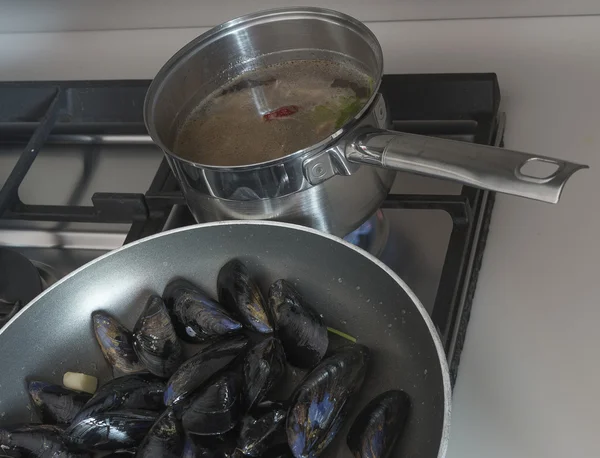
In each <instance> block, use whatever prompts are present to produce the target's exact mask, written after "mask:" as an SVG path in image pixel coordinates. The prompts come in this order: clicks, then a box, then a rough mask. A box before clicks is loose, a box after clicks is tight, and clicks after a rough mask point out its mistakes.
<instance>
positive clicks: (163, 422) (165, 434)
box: [136, 409, 184, 458]
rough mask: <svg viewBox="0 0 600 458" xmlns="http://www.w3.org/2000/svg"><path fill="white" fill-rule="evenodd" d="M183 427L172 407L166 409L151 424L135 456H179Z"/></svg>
mask: <svg viewBox="0 0 600 458" xmlns="http://www.w3.org/2000/svg"><path fill="white" fill-rule="evenodd" d="M183 440H184V437H183V428H182V427H181V423H180V422H179V420H177V419H176V418H175V414H174V413H173V410H172V409H167V410H165V411H164V413H163V414H162V415H161V416H160V417H159V418H158V420H156V423H154V425H152V428H150V431H149V432H148V434H147V435H146V437H145V438H144V440H143V441H142V443H141V444H140V446H139V447H138V450H137V454H136V456H138V457H143V458H161V457H165V458H179V457H180V456H181V454H182V452H183Z"/></svg>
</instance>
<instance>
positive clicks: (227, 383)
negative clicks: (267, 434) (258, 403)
mask: <svg viewBox="0 0 600 458" xmlns="http://www.w3.org/2000/svg"><path fill="white" fill-rule="evenodd" d="M241 404H242V377H241V375H240V374H239V373H238V372H235V371H225V372H222V373H220V374H217V375H215V377H213V379H211V380H210V381H209V382H208V383H207V384H206V385H205V386H204V387H203V388H201V389H200V390H199V391H198V393H197V395H196V396H195V397H194V398H193V399H192V400H191V402H190V404H189V405H188V406H187V407H186V409H185V411H184V412H183V416H182V418H181V420H182V423H183V427H184V429H185V430H186V432H187V433H188V434H199V435H217V434H223V433H226V432H227V431H230V430H231V429H233V428H234V427H235V425H236V424H237V422H238V420H239V419H240V415H241V414H242V409H243V408H242V405H241Z"/></svg>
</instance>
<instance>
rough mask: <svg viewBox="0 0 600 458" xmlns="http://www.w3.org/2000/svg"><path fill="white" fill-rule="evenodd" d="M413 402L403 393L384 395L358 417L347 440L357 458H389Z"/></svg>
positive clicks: (392, 391)
mask: <svg viewBox="0 0 600 458" xmlns="http://www.w3.org/2000/svg"><path fill="white" fill-rule="evenodd" d="M409 411H410V398H409V396H408V395H407V394H406V393H405V392H404V391H400V390H390V391H386V392H385V393H381V394H380V395H379V396H377V397H375V398H374V399H373V400H371V401H370V402H369V403H368V404H367V405H366V406H365V407H364V408H363V409H362V410H361V411H360V413H359V414H358V416H357V417H356V419H355V420H354V422H353V423H352V426H351V427H350V430H349V431H348V436H347V438H346V443H347V444H348V447H349V448H350V451H351V452H352V454H353V455H354V456H355V457H356V458H387V457H388V456H389V455H390V453H391V452H392V450H393V448H394V445H395V443H396V441H397V440H398V438H399V437H400V435H401V434H402V430H403V429H404V425H405V424H406V420H407V418H408V414H409Z"/></svg>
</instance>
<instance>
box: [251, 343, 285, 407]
mask: <svg viewBox="0 0 600 458" xmlns="http://www.w3.org/2000/svg"><path fill="white" fill-rule="evenodd" d="M284 374H285V353H284V351H283V347H282V346H281V342H280V341H279V339H277V338H275V337H267V338H266V339H264V340H263V341H262V342H259V343H258V344H256V345H255V346H254V347H252V348H251V349H250V350H248V352H247V353H246V357H245V359H244V382H245V402H246V409H247V410H248V409H250V408H252V406H253V405H254V404H255V403H257V402H260V401H261V400H262V399H263V398H264V397H265V395H266V394H267V393H268V392H269V391H270V390H271V389H272V388H273V387H274V386H275V384H277V382H279V381H280V380H281V378H282V377H283V375H284Z"/></svg>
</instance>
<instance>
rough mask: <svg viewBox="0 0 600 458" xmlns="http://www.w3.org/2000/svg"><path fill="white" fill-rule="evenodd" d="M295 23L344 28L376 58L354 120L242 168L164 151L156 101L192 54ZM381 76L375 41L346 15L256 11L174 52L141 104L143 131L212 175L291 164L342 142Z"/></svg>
mask: <svg viewBox="0 0 600 458" xmlns="http://www.w3.org/2000/svg"><path fill="white" fill-rule="evenodd" d="M294 19H313V20H321V21H324V22H330V23H332V24H336V25H339V26H343V27H346V28H347V29H349V30H351V31H353V32H354V33H356V34H357V35H359V36H360V37H361V38H362V39H364V40H365V42H367V44H368V45H369V46H370V48H371V50H372V51H373V54H374V56H375V60H376V62H377V68H376V69H372V70H374V75H375V76H374V77H373V92H372V94H371V96H370V98H369V100H368V101H367V102H365V104H364V106H363V107H362V108H361V110H360V111H359V112H358V113H357V114H356V115H355V116H354V118H353V119H350V120H349V121H348V122H347V123H346V125H344V126H342V127H341V128H340V129H338V130H337V131H336V132H334V133H332V134H331V135H330V136H328V137H326V138H324V139H323V140H322V141H320V142H319V143H315V144H313V145H310V146H309V147H307V148H304V149H302V150H298V151H295V152H293V153H290V154H288V155H286V156H282V157H280V158H276V159H272V160H270V161H265V162H260V163H255V164H244V165H237V166H226V167H224V166H215V165H210V164H201V163H198V162H194V161H190V160H188V159H185V158H182V157H180V156H178V155H177V154H175V153H174V152H173V151H172V150H171V148H169V147H167V145H165V143H164V142H163V141H162V139H161V138H160V135H159V134H158V131H157V129H156V125H155V122H154V120H155V116H156V114H155V111H156V104H157V99H158V98H159V96H160V94H161V92H162V90H163V88H164V86H165V85H166V84H168V82H169V77H170V76H171V75H172V73H173V72H174V71H175V70H176V69H178V68H179V67H180V66H182V65H185V63H186V61H187V60H188V58H189V57H190V56H191V55H193V54H194V53H195V52H198V51H200V50H202V49H203V48H204V47H205V46H207V45H209V44H211V43H213V42H215V41H217V40H219V39H220V38H223V37H225V36H227V35H229V34H231V33H235V32H237V31H239V30H243V29H245V28H249V27H251V26H254V25H259V24H266V23H269V22H277V21H285V20H294ZM382 75H383V51H382V49H381V45H380V44H379V41H378V40H377V37H376V36H375V34H374V33H373V32H372V31H371V30H370V29H369V28H368V27H367V26H366V25H365V24H363V23H362V22H360V21H359V20H357V19H355V18H353V17H352V16H348V15H347V14H344V13H340V12H338V11H334V10H330V9H326V8H317V7H294V8H274V9H267V10H263V11H258V12H255V13H251V14H247V15H244V16H240V17H238V18H235V19H232V20H230V21H227V22H224V23H223V24H220V25H218V26H216V27H213V28H212V29H210V30H208V31H206V32H204V33H203V34H201V35H199V36H198V37H196V38H194V39H193V40H192V41H190V42H189V43H188V44H186V45H185V46H183V47H182V48H181V49H180V50H179V51H177V52H176V53H175V54H174V55H173V56H172V57H171V58H170V59H169V60H168V61H167V62H166V63H165V64H164V65H163V66H162V68H161V69H160V70H159V71H158V73H157V74H156V76H155V77H154V79H153V80H152V82H151V83H150V87H149V88H148V92H147V93H146V97H145V100H144V123H145V125H146V129H147V131H148V134H149V135H150V137H151V138H152V141H153V142H154V143H155V144H157V145H158V146H159V147H160V148H161V149H162V150H163V151H164V152H165V153H166V154H167V155H169V156H170V157H172V158H173V159H174V160H176V161H179V162H184V163H186V164H188V165H189V166H192V167H197V168H202V169H207V170H215V171H221V172H226V171H231V172H242V171H249V170H255V169H262V168H265V167H269V166H272V165H276V164H280V163H282V162H287V161H288V160H292V159H295V158H298V157H301V156H304V155H310V154H311V153H317V152H319V151H321V150H323V149H324V148H326V147H327V146H329V145H331V144H333V143H335V141H336V140H338V139H339V138H341V137H342V136H343V135H344V134H346V133H347V132H348V131H350V130H351V127H352V126H353V125H355V123H356V121H357V120H359V119H360V118H362V117H363V116H364V115H365V114H366V113H367V111H368V110H369V109H370V107H371V106H372V105H373V102H374V100H375V97H376V96H377V94H378V92H379V87H380V85H381V77H382Z"/></svg>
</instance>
